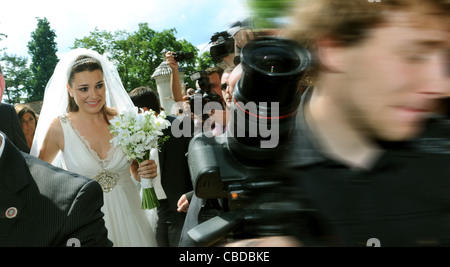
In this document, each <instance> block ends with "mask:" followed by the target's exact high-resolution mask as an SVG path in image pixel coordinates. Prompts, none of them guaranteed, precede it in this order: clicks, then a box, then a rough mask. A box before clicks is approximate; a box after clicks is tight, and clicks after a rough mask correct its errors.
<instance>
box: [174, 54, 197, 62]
mask: <svg viewBox="0 0 450 267" xmlns="http://www.w3.org/2000/svg"><path fill="white" fill-rule="evenodd" d="M194 57H195V55H194V52H183V51H178V52H173V58H174V59H175V60H176V61H177V62H178V63H179V62H183V61H185V60H188V59H193V58H194Z"/></svg>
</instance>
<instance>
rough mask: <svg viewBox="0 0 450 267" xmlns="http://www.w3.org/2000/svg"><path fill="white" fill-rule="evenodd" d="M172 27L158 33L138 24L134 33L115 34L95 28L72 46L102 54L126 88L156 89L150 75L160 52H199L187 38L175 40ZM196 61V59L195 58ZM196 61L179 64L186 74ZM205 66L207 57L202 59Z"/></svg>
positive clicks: (160, 59) (161, 56) (158, 63)
mask: <svg viewBox="0 0 450 267" xmlns="http://www.w3.org/2000/svg"><path fill="white" fill-rule="evenodd" d="M175 34H176V30H175V29H166V30H163V31H161V32H157V31H154V30H152V29H150V28H149V27H148V23H140V24H139V27H138V29H137V30H136V31H135V32H131V33H129V32H126V31H116V32H114V33H111V32H107V31H100V30H98V29H95V31H94V32H91V33H90V35H89V36H87V37H84V38H82V39H76V40H75V42H74V47H73V48H79V47H84V48H89V49H93V50H95V51H97V52H99V53H100V54H104V55H105V56H106V57H107V58H108V59H109V60H110V61H112V62H113V63H114V64H115V65H116V66H117V70H118V72H119V75H120V78H121V79H122V83H123V85H124V87H125V89H126V90H127V91H131V90H132V89H134V88H136V87H139V86H148V87H150V88H152V89H153V90H156V83H155V81H154V80H153V79H152V77H151V76H152V74H153V72H154V71H155V70H156V68H157V67H158V66H159V65H160V64H161V63H162V61H163V51H165V50H170V51H184V52H194V54H195V55H197V54H198V49H197V48H196V47H195V46H194V45H192V44H191V43H189V42H188V41H186V40H177V39H176V37H175ZM197 61H198V59H197ZM197 61H196V60H186V61H184V62H182V63H180V66H181V67H183V68H184V69H185V72H186V73H190V72H194V71H195V70H196V69H197V68H198V62H197ZM202 62H203V64H204V65H206V64H207V62H208V61H207V60H205V59H204V60H203V61H202Z"/></svg>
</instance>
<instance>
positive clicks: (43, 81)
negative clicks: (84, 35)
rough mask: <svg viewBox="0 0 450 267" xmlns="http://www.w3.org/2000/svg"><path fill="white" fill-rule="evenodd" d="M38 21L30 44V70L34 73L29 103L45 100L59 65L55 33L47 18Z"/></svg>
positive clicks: (29, 92) (29, 88)
mask: <svg viewBox="0 0 450 267" xmlns="http://www.w3.org/2000/svg"><path fill="white" fill-rule="evenodd" d="M37 20H38V25H37V29H36V30H35V31H34V32H32V33H31V41H30V42H28V50H29V54H30V56H31V65H30V68H31V71H32V73H33V77H32V78H31V80H30V86H29V87H27V89H28V91H27V93H28V100H29V101H39V100H42V99H43V98H44V91H45V86H46V85H47V82H48V80H49V79H50V77H52V74H53V70H54V69H55V66H56V64H57V63H58V57H57V56H56V52H57V48H56V41H55V38H56V34H55V31H54V30H52V29H50V22H49V21H48V20H47V18H44V19H40V18H37Z"/></svg>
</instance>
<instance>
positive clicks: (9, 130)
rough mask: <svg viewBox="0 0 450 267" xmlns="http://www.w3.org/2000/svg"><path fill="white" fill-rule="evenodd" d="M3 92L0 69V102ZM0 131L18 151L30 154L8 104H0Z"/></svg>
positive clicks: (16, 118) (12, 109) (14, 113)
mask: <svg viewBox="0 0 450 267" xmlns="http://www.w3.org/2000/svg"><path fill="white" fill-rule="evenodd" d="M4 90H5V80H4V79H3V75H2V70H1V68H0V102H1V99H2V96H3V91H4ZM0 131H3V133H5V134H6V135H7V136H8V138H9V139H10V141H11V142H12V143H13V144H14V145H15V146H16V147H17V148H18V149H20V150H22V151H23V152H25V153H30V148H29V147H28V145H27V141H26V139H25V135H24V133H23V130H22V125H20V121H19V117H17V113H16V110H15V109H14V107H13V106H11V105H9V104H5V103H2V104H0Z"/></svg>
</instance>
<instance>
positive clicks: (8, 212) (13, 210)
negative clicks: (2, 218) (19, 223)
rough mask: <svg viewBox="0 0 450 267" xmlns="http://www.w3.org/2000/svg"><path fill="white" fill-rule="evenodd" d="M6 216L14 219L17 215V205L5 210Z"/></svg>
mask: <svg viewBox="0 0 450 267" xmlns="http://www.w3.org/2000/svg"><path fill="white" fill-rule="evenodd" d="M5 215H6V218H8V219H12V218H14V217H16V216H17V209H16V208H15V207H11V208H9V209H7V210H6V212H5Z"/></svg>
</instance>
